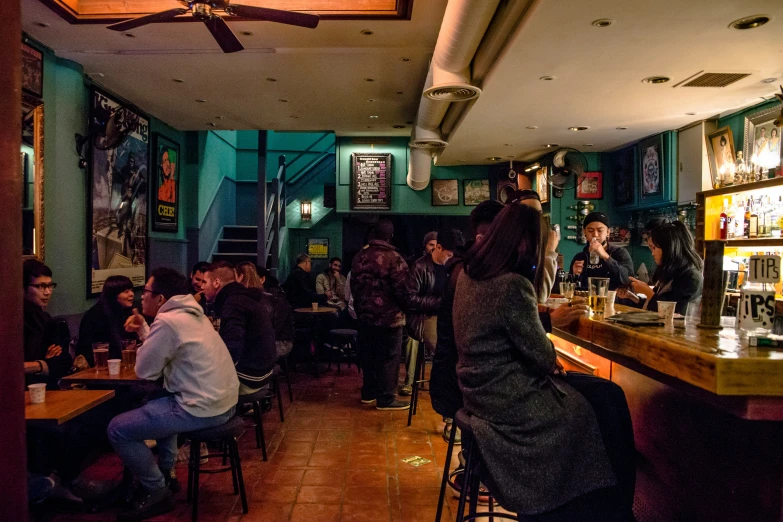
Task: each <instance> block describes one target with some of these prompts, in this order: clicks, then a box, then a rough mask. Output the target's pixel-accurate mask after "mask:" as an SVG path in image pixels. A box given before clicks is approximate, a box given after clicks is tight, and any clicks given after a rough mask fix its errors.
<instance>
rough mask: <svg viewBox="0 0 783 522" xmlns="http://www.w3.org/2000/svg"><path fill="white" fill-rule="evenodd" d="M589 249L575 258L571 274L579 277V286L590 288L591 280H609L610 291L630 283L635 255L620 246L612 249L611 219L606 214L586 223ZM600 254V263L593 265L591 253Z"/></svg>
mask: <svg viewBox="0 0 783 522" xmlns="http://www.w3.org/2000/svg"><path fill="white" fill-rule="evenodd" d="M582 229H583V231H584V235H585V239H586V240H587V246H585V248H584V250H582V251H581V252H579V253H578V254H576V255H575V256H574V259H573V260H572V261H571V268H570V269H569V271H570V272H571V273H572V274H574V275H576V276H579V286H580V287H581V288H587V283H588V278H590V277H608V278H609V290H615V289H617V287H618V286H621V285H627V284H628V276H629V275H631V274H633V261H632V260H631V255H630V254H629V253H628V252H627V251H626V250H625V249H624V248H620V247H613V246H611V245H610V244H609V243H608V242H607V240H606V238H607V236H608V235H609V218H608V217H606V214H604V213H603V212H591V213H590V214H588V215H587V216H585V219H584V221H582ZM592 252H595V253H597V254H598V262H597V263H595V264H593V263H591V262H590V254H591V253H592Z"/></svg>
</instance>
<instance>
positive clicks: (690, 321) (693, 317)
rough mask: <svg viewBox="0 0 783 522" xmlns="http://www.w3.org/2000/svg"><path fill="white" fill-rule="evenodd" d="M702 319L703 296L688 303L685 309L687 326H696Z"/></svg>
mask: <svg viewBox="0 0 783 522" xmlns="http://www.w3.org/2000/svg"><path fill="white" fill-rule="evenodd" d="M700 321H701V297H699V298H698V299H696V300H695V301H691V302H690V303H688V308H687V310H686V311H685V326H696V325H698V324H699V322H700Z"/></svg>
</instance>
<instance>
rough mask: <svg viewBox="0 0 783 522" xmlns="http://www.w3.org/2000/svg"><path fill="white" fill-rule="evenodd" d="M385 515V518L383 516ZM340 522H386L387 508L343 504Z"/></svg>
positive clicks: (388, 516) (388, 518) (388, 515)
mask: <svg viewBox="0 0 783 522" xmlns="http://www.w3.org/2000/svg"><path fill="white" fill-rule="evenodd" d="M384 515H385V516H384ZM340 520H341V522H387V521H389V520H390V513H389V508H388V507H386V508H385V509H383V508H380V507H378V506H372V505H362V504H345V505H344V506H343V515H342V518H341V519H340Z"/></svg>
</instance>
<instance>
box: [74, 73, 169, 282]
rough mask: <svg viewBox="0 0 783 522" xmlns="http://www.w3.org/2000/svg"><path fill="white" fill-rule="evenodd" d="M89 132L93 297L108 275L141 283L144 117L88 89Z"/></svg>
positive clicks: (143, 270)
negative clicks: (121, 276)
mask: <svg viewBox="0 0 783 522" xmlns="http://www.w3.org/2000/svg"><path fill="white" fill-rule="evenodd" d="M90 131H91V133H92V136H93V137H92V139H91V140H90V155H91V158H90V162H89V167H90V176H89V181H88V183H89V185H88V205H89V209H88V214H87V266H86V268H87V295H88V296H95V295H98V294H100V293H101V291H102V290H103V284H104V282H105V281H106V279H107V278H108V277H109V276H113V275H123V276H126V277H128V278H129V279H130V280H131V282H132V284H133V286H134V287H140V286H144V283H145V282H146V277H147V254H148V249H147V244H148V234H147V208H148V205H147V197H148V190H147V188H148V184H149V182H148V180H149V157H150V147H149V145H150V139H149V138H150V135H149V119H148V118H147V117H145V116H143V115H142V114H141V113H140V112H139V111H138V110H137V109H135V108H132V107H129V106H126V105H124V104H122V103H121V102H120V101H118V100H117V99H115V98H114V97H113V96H111V95H109V94H107V93H105V92H103V91H102V90H100V89H98V88H95V87H93V88H92V89H91V92H90ZM156 189H157V187H156Z"/></svg>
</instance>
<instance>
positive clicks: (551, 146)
mask: <svg viewBox="0 0 783 522" xmlns="http://www.w3.org/2000/svg"><path fill="white" fill-rule="evenodd" d="M559 146H560V145H558V144H557V143H547V144H545V145H544V147H546V148H547V149H552V148H554V147H559Z"/></svg>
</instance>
